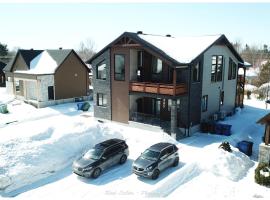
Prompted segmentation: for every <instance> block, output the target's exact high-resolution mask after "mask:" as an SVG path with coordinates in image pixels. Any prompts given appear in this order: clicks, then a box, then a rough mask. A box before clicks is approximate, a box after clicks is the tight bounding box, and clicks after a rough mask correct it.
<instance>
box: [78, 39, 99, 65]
mask: <svg viewBox="0 0 270 200" xmlns="http://www.w3.org/2000/svg"><path fill="white" fill-rule="evenodd" d="M95 50H96V49H95V43H94V41H93V40H91V39H89V38H88V39H86V40H85V41H82V42H80V44H79V47H78V49H77V50H76V52H77V53H78V55H79V56H80V57H81V59H82V60H83V61H84V62H86V61H87V60H89V59H90V58H91V57H92V56H93V55H95Z"/></svg>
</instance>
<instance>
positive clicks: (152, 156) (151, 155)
mask: <svg viewBox="0 0 270 200" xmlns="http://www.w3.org/2000/svg"><path fill="white" fill-rule="evenodd" d="M158 156H159V152H157V151H152V150H150V149H147V150H145V152H143V153H142V157H143V158H146V159H148V160H157V159H158Z"/></svg>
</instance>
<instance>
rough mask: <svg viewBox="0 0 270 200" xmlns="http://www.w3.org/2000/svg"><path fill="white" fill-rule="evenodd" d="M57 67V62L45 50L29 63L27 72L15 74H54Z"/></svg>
mask: <svg viewBox="0 0 270 200" xmlns="http://www.w3.org/2000/svg"><path fill="white" fill-rule="evenodd" d="M57 67H58V64H57V62H56V61H55V60H54V59H53V58H52V56H51V55H50V54H49V53H48V51H47V50H44V51H43V52H42V53H41V54H39V55H38V56H36V57H35V58H34V59H33V60H32V61H31V62H30V69H29V70H27V71H15V72H17V73H24V74H54V72H55V70H56V68H57Z"/></svg>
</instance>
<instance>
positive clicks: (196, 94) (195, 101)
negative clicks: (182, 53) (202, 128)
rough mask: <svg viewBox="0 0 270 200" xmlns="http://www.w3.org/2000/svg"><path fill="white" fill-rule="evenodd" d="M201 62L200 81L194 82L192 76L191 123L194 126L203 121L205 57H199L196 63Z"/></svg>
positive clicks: (190, 96)
mask: <svg viewBox="0 0 270 200" xmlns="http://www.w3.org/2000/svg"><path fill="white" fill-rule="evenodd" d="M199 62H200V81H199V82H192V76H190V95H189V98H190V123H192V126H195V125H197V124H200V122H201V98H202V72H203V58H200V59H198V60H197V61H196V62H195V63H194V65H196V64H197V63H199Z"/></svg>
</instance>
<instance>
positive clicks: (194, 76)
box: [192, 63, 200, 82]
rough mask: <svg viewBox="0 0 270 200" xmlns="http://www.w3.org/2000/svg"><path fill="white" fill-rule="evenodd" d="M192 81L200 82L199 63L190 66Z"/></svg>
mask: <svg viewBox="0 0 270 200" xmlns="http://www.w3.org/2000/svg"><path fill="white" fill-rule="evenodd" d="M192 81H193V82H200V63H197V64H196V65H195V66H193V67H192Z"/></svg>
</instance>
